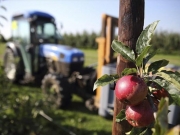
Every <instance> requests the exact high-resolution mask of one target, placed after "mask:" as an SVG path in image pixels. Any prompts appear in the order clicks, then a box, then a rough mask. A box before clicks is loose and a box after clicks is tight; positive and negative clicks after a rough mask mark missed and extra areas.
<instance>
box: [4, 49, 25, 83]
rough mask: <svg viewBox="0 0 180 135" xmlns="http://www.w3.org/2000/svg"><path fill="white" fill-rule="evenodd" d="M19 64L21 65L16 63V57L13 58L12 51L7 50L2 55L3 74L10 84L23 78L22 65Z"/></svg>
mask: <svg viewBox="0 0 180 135" xmlns="http://www.w3.org/2000/svg"><path fill="white" fill-rule="evenodd" d="M20 64H21V63H20V62H19V61H18V59H17V57H15V56H14V53H13V52H12V50H11V49H10V48H7V49H6V52H5V54H4V60H3V65H4V72H5V75H6V77H7V78H8V80H10V81H12V82H18V81H19V80H20V79H22V78H23V73H22V71H23V69H22V68H23V65H20ZM18 65H19V66H18ZM18 68H19V69H18Z"/></svg>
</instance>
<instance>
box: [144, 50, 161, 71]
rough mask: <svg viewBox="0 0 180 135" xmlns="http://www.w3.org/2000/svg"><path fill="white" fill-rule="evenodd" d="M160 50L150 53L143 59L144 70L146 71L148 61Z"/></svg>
mask: <svg viewBox="0 0 180 135" xmlns="http://www.w3.org/2000/svg"><path fill="white" fill-rule="evenodd" d="M157 51H158V50H155V51H152V52H149V53H148V54H147V56H146V57H145V58H144V59H143V69H145V66H146V64H147V63H148V61H149V60H150V59H151V58H152V57H153V56H154V55H155V54H156V53H157Z"/></svg>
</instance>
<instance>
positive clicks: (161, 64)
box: [148, 59, 169, 74]
mask: <svg viewBox="0 0 180 135" xmlns="http://www.w3.org/2000/svg"><path fill="white" fill-rule="evenodd" d="M168 63H169V61H167V60H164V59H163V60H158V61H155V62H153V63H151V64H150V65H149V67H148V72H152V73H153V74H155V73H156V72H158V70H159V69H160V68H162V67H164V66H167V65H168Z"/></svg>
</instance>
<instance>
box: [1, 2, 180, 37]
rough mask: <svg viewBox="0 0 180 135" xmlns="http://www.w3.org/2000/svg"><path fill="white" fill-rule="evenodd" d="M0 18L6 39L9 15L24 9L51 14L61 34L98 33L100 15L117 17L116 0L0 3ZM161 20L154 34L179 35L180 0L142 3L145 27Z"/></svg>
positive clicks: (8, 35) (117, 4) (9, 20)
mask: <svg viewBox="0 0 180 135" xmlns="http://www.w3.org/2000/svg"><path fill="white" fill-rule="evenodd" d="M0 5H2V6H5V7H6V8H7V11H6V12H5V11H3V10H2V9H0V15H4V16H6V17H7V19H8V22H6V21H4V20H3V19H0V22H1V23H2V24H3V25H4V27H0V31H1V33H2V34H3V35H4V36H5V38H9V37H10V33H11V31H10V26H11V23H10V22H11V16H12V15H13V14H15V13H19V12H22V11H26V10H39V11H45V12H47V13H50V14H52V15H53V16H54V17H55V19H56V22H57V23H58V26H60V24H62V29H61V30H60V32H61V33H62V34H63V33H77V32H78V33H82V32H83V31H84V30H86V31H87V32H100V30H101V16H102V14H109V15H111V16H115V17H118V16H119V0H0ZM156 20H160V22H159V24H158V26H157V29H156V31H168V32H178V33H180V0H145V20H144V27H146V26H147V25H148V24H150V23H152V22H154V21H156Z"/></svg>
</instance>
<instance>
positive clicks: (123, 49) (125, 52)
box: [111, 40, 135, 62]
mask: <svg viewBox="0 0 180 135" xmlns="http://www.w3.org/2000/svg"><path fill="white" fill-rule="evenodd" d="M111 47H112V49H113V50H114V51H115V52H117V53H120V54H121V55H122V56H123V57H124V58H125V59H127V60H128V61H131V62H135V54H134V51H133V50H132V49H130V48H129V47H128V46H126V45H124V44H123V43H122V42H119V41H117V40H113V42H112V45H111Z"/></svg>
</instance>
